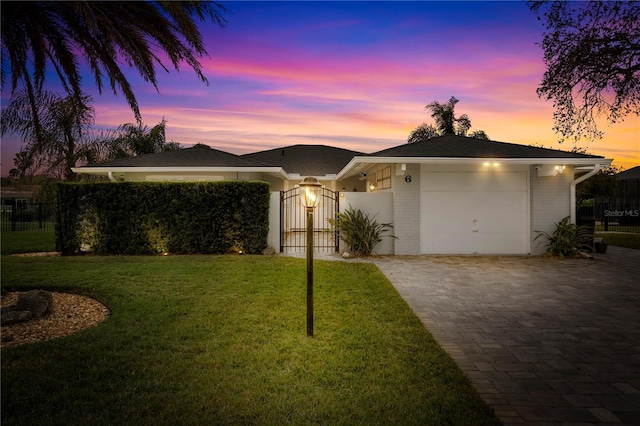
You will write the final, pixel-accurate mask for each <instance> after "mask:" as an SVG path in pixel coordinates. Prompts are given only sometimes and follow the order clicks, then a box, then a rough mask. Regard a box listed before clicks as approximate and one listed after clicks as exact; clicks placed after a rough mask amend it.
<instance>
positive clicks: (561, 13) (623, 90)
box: [527, 1, 640, 142]
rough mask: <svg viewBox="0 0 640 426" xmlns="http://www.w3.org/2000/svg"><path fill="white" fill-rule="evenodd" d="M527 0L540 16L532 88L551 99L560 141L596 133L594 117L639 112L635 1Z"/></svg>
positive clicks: (639, 12)
mask: <svg viewBox="0 0 640 426" xmlns="http://www.w3.org/2000/svg"><path fill="white" fill-rule="evenodd" d="M527 3H528V5H529V8H530V9H531V11H532V12H534V13H536V14H537V15H538V19H539V20H544V21H545V26H546V32H545V33H544V34H543V39H542V43H541V47H542V49H543V51H544V62H545V64H546V66H547V71H546V72H545V73H544V76H543V78H542V82H541V83H540V86H539V87H538V89H537V93H538V96H540V97H541V98H545V99H547V100H552V101H553V106H554V108H555V112H554V115H553V117H554V130H555V131H556V132H557V133H558V134H559V135H560V137H561V140H560V141H561V142H562V141H564V140H566V139H567V138H570V137H573V138H574V140H578V139H580V138H583V137H584V138H587V139H591V140H593V139H596V138H601V137H602V134H603V133H602V131H600V130H599V129H598V126H597V123H596V118H597V117H601V116H604V117H606V120H607V121H608V122H609V123H612V124H613V123H616V122H619V121H622V120H623V119H624V118H625V117H626V116H627V115H629V114H635V115H636V116H637V115H640V110H639V108H638V106H639V105H640V2H637V1H588V2H572V1H553V2H551V1H528V2H527Z"/></svg>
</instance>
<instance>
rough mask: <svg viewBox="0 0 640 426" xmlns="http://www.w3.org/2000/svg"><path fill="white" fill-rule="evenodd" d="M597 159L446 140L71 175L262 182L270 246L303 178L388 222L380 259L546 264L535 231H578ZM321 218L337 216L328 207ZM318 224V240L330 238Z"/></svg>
mask: <svg viewBox="0 0 640 426" xmlns="http://www.w3.org/2000/svg"><path fill="white" fill-rule="evenodd" d="M611 161H612V160H611V159H605V158H604V157H601V156H594V155H584V154H576V153H571V152H566V151H559V150H553V149H546V148H538V147H532V146H524V145H518V144H512V143H504V142H496V141H487V140H481V139H474V138H468V137H462V136H455V135H444V136H440V137H436V138H433V139H429V140H427V141H424V142H418V143H412V144H407V143H404V144H402V145H399V146H396V147H393V148H389V149H385V150H382V151H378V152H374V153H370V154H365V153H360V152H355V151H349V150H345V149H340V148H334V147H328V146H323V145H294V146H288V147H284V148H278V149H272V150H267V151H261V152H256V153H252V154H245V155H241V156H238V155H234V154H230V153H227V152H223V151H219V150H216V149H212V148H209V147H208V146H204V145H196V146H195V147H193V148H187V149H182V150H178V151H167V152H162V153H157V154H148V155H142V156H138V157H133V158H124V159H119V160H115V161H111V162H108V163H103V164H94V165H88V166H84V167H79V168H75V169H74V172H76V173H80V174H90V175H103V176H108V177H109V178H110V179H111V180H113V181H212V180H226V179H232V180H233V179H235V180H262V181H266V182H269V183H270V184H271V188H272V191H273V199H272V204H271V211H270V216H271V218H272V219H271V223H270V227H271V231H270V237H269V239H270V244H271V245H273V246H274V247H277V246H278V242H280V244H279V245H280V247H281V249H282V247H283V243H282V241H283V240H284V238H283V237H282V236H283V235H285V234H287V233H289V231H291V230H292V229H293V228H295V223H297V222H296V220H294V216H297V215H299V214H302V213H300V212H301V211H302V209H298V208H297V207H296V206H295V205H285V203H284V200H285V199H286V197H283V195H282V194H284V193H285V191H288V190H291V189H293V188H295V186H296V185H297V184H298V183H299V182H300V181H301V180H302V179H303V178H304V177H306V176H313V177H316V178H317V179H318V180H319V181H320V182H321V183H322V184H323V185H324V187H325V189H326V190H328V191H329V192H328V193H331V194H335V196H336V206H337V207H336V208H339V210H340V211H343V210H344V209H346V208H348V207H349V206H352V207H353V208H358V209H360V210H362V211H363V212H366V213H368V214H369V215H370V216H371V217H373V216H375V217H376V220H378V221H379V222H390V223H392V224H393V226H394V230H393V233H394V235H395V236H396V237H397V239H385V240H384V241H383V242H382V243H381V244H380V245H379V247H377V248H376V251H377V252H378V253H379V254H395V255H420V254H495V255H498V254H509V255H527V254H533V255H536V254H542V253H543V252H544V250H545V247H544V246H540V245H538V243H537V242H534V241H533V240H534V238H535V237H536V235H537V234H536V231H547V232H551V231H553V229H554V224H555V223H556V222H558V221H560V220H561V219H562V218H564V217H566V216H571V218H572V220H573V221H574V222H575V219H576V218H575V185H576V184H577V183H579V182H581V181H583V180H585V179H588V178H589V177H591V176H592V175H594V174H595V173H597V172H598V171H599V170H600V169H601V168H603V167H607V166H609V165H610V164H611ZM325 211H326V212H328V213H325V214H324V216H329V217H330V216H332V215H333V214H334V209H333V207H330V208H329V209H328V210H325ZM324 216H323V215H322V214H321V215H319V217H320V219H319V220H317V221H316V222H317V228H318V229H319V230H324V229H326V224H325V221H324V219H323V217H324Z"/></svg>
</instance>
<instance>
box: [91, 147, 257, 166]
mask: <svg viewBox="0 0 640 426" xmlns="http://www.w3.org/2000/svg"><path fill="white" fill-rule="evenodd" d="M266 166H267V165H266V164H263V163H260V162H257V161H254V160H251V159H249V158H243V157H241V156H239V155H235V154H230V153H228V152H224V151H219V150H217V149H213V148H211V147H209V146H207V145H202V144H198V145H195V146H193V147H191V148H184V149H176V150H172V151H163V152H157V153H154V154H143V155H138V156H136V157H127V158H119V159H117V160H113V161H108V162H105V163H98V164H89V165H87V166H84V167H83V168H88V169H90V168H105V167H109V168H112V167H266Z"/></svg>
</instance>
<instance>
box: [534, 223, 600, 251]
mask: <svg viewBox="0 0 640 426" xmlns="http://www.w3.org/2000/svg"><path fill="white" fill-rule="evenodd" d="M569 220H570V219H569V216H567V217H565V218H564V219H562V220H561V221H560V222H558V223H556V224H555V225H556V229H555V230H554V231H553V233H552V234H549V233H548V232H544V231H536V232H537V233H538V235H537V236H536V238H535V239H534V241H535V240H537V239H539V238H544V239H546V242H547V254H549V255H551V256H557V257H560V258H564V257H572V256H575V255H576V254H577V253H578V252H579V251H584V250H588V249H589V248H591V246H592V244H593V234H592V233H591V231H590V229H589V228H588V227H586V226H576V225H574V224H573V223H570V222H569ZM540 243H542V241H541V242H540ZM540 243H538V245H540Z"/></svg>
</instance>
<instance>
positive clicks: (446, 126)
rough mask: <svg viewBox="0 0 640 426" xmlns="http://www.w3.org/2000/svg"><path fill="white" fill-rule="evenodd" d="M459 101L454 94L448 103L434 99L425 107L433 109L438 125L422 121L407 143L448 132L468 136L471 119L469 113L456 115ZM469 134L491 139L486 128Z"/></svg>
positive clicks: (474, 136)
mask: <svg viewBox="0 0 640 426" xmlns="http://www.w3.org/2000/svg"><path fill="white" fill-rule="evenodd" d="M458 102H460V101H459V100H458V99H456V98H455V97H454V96H452V97H451V99H449V101H448V102H446V103H440V102H438V101H433V102H431V103H430V104H429V105H427V106H426V107H425V109H427V110H430V111H431V117H432V118H433V119H434V121H435V122H436V125H435V126H433V125H432V124H427V123H422V124H421V125H420V126H418V127H416V128H415V129H413V130H412V131H411V133H410V134H409V137H408V138H407V143H415V142H421V141H424V140H427V139H431V138H434V137H436V136H442V135H446V134H451V135H458V136H467V132H468V131H469V129H470V128H471V119H470V118H469V116H468V115H467V114H462V115H461V116H460V117H456V114H455V107H456V104H457V103H458ZM469 136H470V137H472V138H476V139H487V140H488V139H489V136H488V135H487V133H486V132H485V131H484V130H476V131H474V132H472V133H471V135H469Z"/></svg>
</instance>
